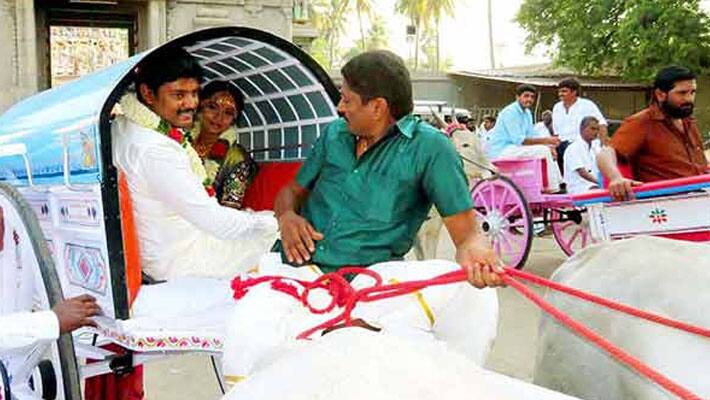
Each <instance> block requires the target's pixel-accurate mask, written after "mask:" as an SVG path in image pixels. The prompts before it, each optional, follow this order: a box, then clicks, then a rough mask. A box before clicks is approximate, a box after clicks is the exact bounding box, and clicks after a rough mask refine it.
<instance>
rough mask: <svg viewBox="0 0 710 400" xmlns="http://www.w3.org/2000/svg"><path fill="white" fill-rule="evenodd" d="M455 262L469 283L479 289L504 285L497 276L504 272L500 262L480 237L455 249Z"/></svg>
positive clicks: (485, 241)
mask: <svg viewBox="0 0 710 400" xmlns="http://www.w3.org/2000/svg"><path fill="white" fill-rule="evenodd" d="M456 261H457V262H458V263H459V265H461V268H463V269H464V271H466V275H467V276H468V281H469V283H471V284H472V285H473V286H475V287H477V288H479V289H482V288H484V287H496V286H504V285H505V283H504V282H503V279H502V278H501V277H500V275H499V274H500V273H502V272H504V270H503V268H502V267H501V261H500V260H499V259H498V255H497V254H496V253H495V251H493V249H492V248H491V246H490V244H489V243H488V239H486V238H485V237H484V236H482V235H476V236H475V237H474V238H472V239H470V240H467V241H465V242H463V243H462V244H461V245H460V246H459V247H458V248H457V249H456Z"/></svg>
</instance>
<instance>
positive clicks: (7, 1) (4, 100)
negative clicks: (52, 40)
mask: <svg viewBox="0 0 710 400" xmlns="http://www.w3.org/2000/svg"><path fill="white" fill-rule="evenodd" d="M0 35H1V36H0V37H2V38H4V39H3V40H1V41H0V54H4V55H6V56H5V57H0V71H3V73H2V74H0V93H2V95H0V112H2V111H5V110H6V109H7V108H8V107H10V106H11V105H12V104H14V103H15V102H17V101H18V100H20V99H22V98H23V97H26V96H28V95H30V94H32V93H34V92H36V91H37V53H36V51H37V50H36V47H37V41H36V34H35V16H34V1H33V0H2V1H0Z"/></svg>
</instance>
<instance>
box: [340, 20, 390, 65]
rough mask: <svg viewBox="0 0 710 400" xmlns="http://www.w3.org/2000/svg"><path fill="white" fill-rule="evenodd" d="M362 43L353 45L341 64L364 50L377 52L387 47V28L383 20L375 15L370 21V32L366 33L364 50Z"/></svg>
mask: <svg viewBox="0 0 710 400" xmlns="http://www.w3.org/2000/svg"><path fill="white" fill-rule="evenodd" d="M362 43H363V42H361V41H358V42H357V43H355V46H353V47H352V48H350V50H348V51H347V52H346V53H345V54H344V55H343V61H342V62H343V64H345V63H346V62H348V61H349V60H350V59H351V58H353V57H355V56H356V55H358V54H360V53H362V52H363V51H365V50H378V49H386V48H388V47H389V36H388V34H387V26H386V23H385V20H384V18H382V17H381V16H380V15H377V14H375V16H374V18H373V19H372V24H371V25H370V30H369V31H368V32H367V37H366V40H365V42H364V43H365V47H364V48H363V47H362Z"/></svg>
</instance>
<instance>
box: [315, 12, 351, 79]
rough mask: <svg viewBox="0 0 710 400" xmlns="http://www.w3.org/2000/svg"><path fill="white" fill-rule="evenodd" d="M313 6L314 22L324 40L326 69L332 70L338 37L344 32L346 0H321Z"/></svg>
mask: <svg viewBox="0 0 710 400" xmlns="http://www.w3.org/2000/svg"><path fill="white" fill-rule="evenodd" d="M314 6H315V7H314V9H315V10H314V11H315V12H314V17H315V18H314V22H315V25H316V26H317V27H318V31H319V32H320V33H321V34H322V38H323V41H324V42H325V43H324V44H325V47H326V51H327V58H326V62H327V67H328V70H332V69H333V67H334V65H335V58H336V54H335V52H336V49H337V48H338V44H339V41H340V37H341V36H342V35H343V33H344V32H345V22H346V12H347V9H348V0H321V1H317V2H316V4H314Z"/></svg>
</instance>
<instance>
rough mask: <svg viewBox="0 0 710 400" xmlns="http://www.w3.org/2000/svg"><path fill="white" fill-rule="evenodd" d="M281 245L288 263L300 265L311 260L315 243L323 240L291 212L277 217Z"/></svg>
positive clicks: (311, 227) (302, 219)
mask: <svg viewBox="0 0 710 400" xmlns="http://www.w3.org/2000/svg"><path fill="white" fill-rule="evenodd" d="M279 231H281V244H282V245H283V249H284V253H286V259H288V262H291V263H292V262H296V263H298V264H302V263H304V262H306V261H308V260H310V259H311V253H313V252H314V251H315V250H316V245H315V241H317V240H323V234H322V233H320V232H318V231H316V230H315V228H314V227H313V225H311V224H310V223H309V222H308V221H306V219H305V218H303V217H301V216H300V215H298V214H296V213H295V212H293V211H287V212H285V213H283V214H281V216H279Z"/></svg>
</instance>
